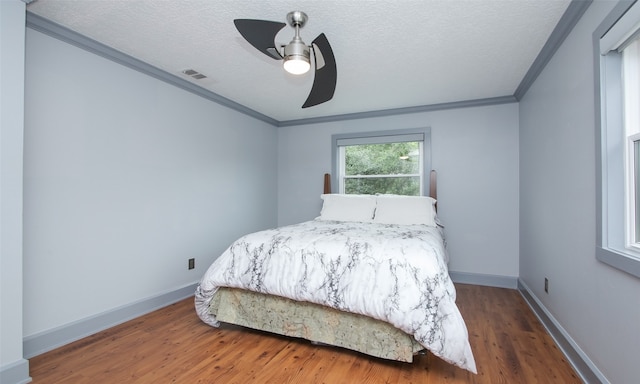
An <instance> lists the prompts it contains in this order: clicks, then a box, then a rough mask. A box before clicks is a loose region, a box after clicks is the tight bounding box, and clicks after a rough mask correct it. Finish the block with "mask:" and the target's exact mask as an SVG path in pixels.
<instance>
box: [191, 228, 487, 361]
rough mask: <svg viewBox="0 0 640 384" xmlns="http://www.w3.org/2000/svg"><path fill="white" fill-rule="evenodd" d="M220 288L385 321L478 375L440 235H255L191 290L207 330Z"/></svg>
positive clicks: (387, 231)
mask: <svg viewBox="0 0 640 384" xmlns="http://www.w3.org/2000/svg"><path fill="white" fill-rule="evenodd" d="M221 286H224V287H234V288H244V289H248V290H251V291H255V292H261V293H267V294H272V295H278V296H284V297H288V298H291V299H294V300H299V301H309V302H312V303H316V304H321V305H326V306H329V307H333V308H336V309H340V310H343V311H348V312H353V313H359V314H364V315H367V316H370V317H374V318H376V319H380V320H383V321H386V322H388V323H391V324H393V325H394V326H396V327H397V328H399V329H401V330H403V331H405V332H406V333H408V334H410V335H413V336H414V337H415V339H416V340H417V341H418V342H419V343H420V344H422V345H423V346H424V347H425V348H427V349H428V350H430V351H431V352H432V353H433V354H435V355H437V356H439V357H440V358H442V359H444V360H446V361H448V362H450V363H452V364H455V365H457V366H459V367H461V368H464V369H467V370H469V371H471V372H474V373H475V372H476V366H475V361H474V358H473V354H472V352H471V347H470V345H469V340H468V334H467V328H466V325H465V323H464V320H463V319H462V316H461V315H460V312H459V311H458V308H457V307H456V305H455V299H456V291H455V287H454V285H453V283H452V281H451V280H450V278H449V273H448V269H447V259H446V250H445V247H444V242H443V239H442V235H441V232H440V230H439V229H438V228H435V227H428V226H424V225H385V224H373V223H356V222H336V221H321V220H312V221H307V222H304V223H300V224H296V225H291V226H286V227H280V228H276V229H270V230H266V231H261V232H256V233H252V234H249V235H246V236H244V237H242V238H240V239H238V240H237V241H236V242H234V243H233V244H232V245H231V246H230V247H229V248H228V249H227V250H226V251H225V252H224V253H223V254H222V255H221V256H220V257H219V258H218V259H217V260H216V261H215V262H214V263H213V264H212V265H211V267H210V268H209V269H208V270H207V272H206V273H205V275H204V277H203V278H202V280H201V282H200V284H199V286H198V288H197V290H196V300H195V301H196V311H197V313H198V316H200V318H201V319H202V320H203V321H204V322H206V323H207V324H210V325H212V326H218V325H219V323H218V321H217V320H216V319H215V317H214V316H212V315H211V314H209V311H208V306H209V302H210V301H211V298H212V297H213V295H214V293H215V292H216V291H217V289H218V287H221Z"/></svg>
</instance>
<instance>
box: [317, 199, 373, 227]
mask: <svg viewBox="0 0 640 384" xmlns="http://www.w3.org/2000/svg"><path fill="white" fill-rule="evenodd" d="M320 197H321V198H322V200H324V202H323V203H322V211H321V212H320V220H337V221H360V222H365V223H370V222H371V221H373V214H374V212H375V210H376V197H375V196H373V195H343V194H323V195H320Z"/></svg>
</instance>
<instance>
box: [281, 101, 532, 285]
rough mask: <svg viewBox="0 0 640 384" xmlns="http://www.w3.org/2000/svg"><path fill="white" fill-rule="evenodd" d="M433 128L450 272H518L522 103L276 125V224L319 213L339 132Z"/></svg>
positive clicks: (439, 208)
mask: <svg viewBox="0 0 640 384" xmlns="http://www.w3.org/2000/svg"><path fill="white" fill-rule="evenodd" d="M417 127H431V147H432V148H431V149H432V157H431V161H432V167H433V168H434V169H436V170H437V171H438V173H439V174H438V215H439V217H440V218H441V219H442V221H443V223H444V225H445V227H446V235H447V239H448V244H449V252H450V257H451V263H450V269H451V271H453V272H462V273H474V274H481V275H495V276H503V277H505V276H506V277H514V281H515V277H517V276H518V247H519V242H518V105H517V104H515V103H513V104H503V105H495V106H488V107H473V108H464V109H451V110H444V111H436V112H424V113H416V114H408V115H400V116H389V117H378V118H371V119H362V120H346V121H340V122H332V123H321V124H309V125H300V126H292V127H282V128H279V130H278V148H279V150H278V224H279V225H285V224H291V223H295V222H299V221H303V220H310V219H313V218H314V217H317V216H318V215H319V213H320V208H321V200H320V194H321V193H322V182H323V174H324V173H331V135H332V134H335V133H348V132H359V131H360V132H361V131H376V130H378V131H380V130H392V129H407V128H417Z"/></svg>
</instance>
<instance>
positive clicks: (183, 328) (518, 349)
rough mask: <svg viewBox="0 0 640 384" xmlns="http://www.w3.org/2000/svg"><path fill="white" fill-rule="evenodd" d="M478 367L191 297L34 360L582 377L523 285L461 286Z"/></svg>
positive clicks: (389, 376) (246, 373)
mask: <svg viewBox="0 0 640 384" xmlns="http://www.w3.org/2000/svg"><path fill="white" fill-rule="evenodd" d="M456 287H457V290H458V300H457V302H458V307H459V308H460V312H462V315H463V317H464V319H465V322H466V324H467V328H468V330H469V339H470V342H471V347H472V349H473V353H474V356H475V359H476V364H477V367H478V374H477V375H474V374H472V373H469V372H467V371H465V370H462V369H460V368H457V367H455V366H453V365H451V364H448V363H445V362H444V361H442V360H440V359H439V358H437V357H435V356H433V355H432V354H428V355H422V356H416V357H415V359H414V362H413V363H411V364H408V363H401V362H395V361H387V360H383V359H377V358H372V357H369V356H366V355H362V354H359V353H356V352H351V351H348V350H345V349H339V348H334V347H327V346H317V345H313V344H311V343H309V342H307V341H305V340H299V339H292V338H286V337H281V336H277V335H272V334H268V333H263V332H258V331H254V330H249V329H246V328H241V327H236V326H231V325H222V326H221V327H220V328H212V327H210V326H208V325H206V324H204V323H202V322H201V321H200V319H198V317H197V315H196V313H195V310H194V307H193V299H187V300H183V301H181V302H178V303H176V304H173V305H170V306H168V307H166V308H163V309H160V310H158V311H155V312H153V313H150V314H148V315H145V316H142V317H140V318H137V319H134V320H131V321H128V322H126V323H123V324H121V325H119V326H116V327H113V328H110V329H108V330H105V331H103V332H100V333H97V334H95V335H93V336H89V337H87V338H84V339H81V340H78V341H76V342H74V343H71V344H68V345H66V346H63V347H60V348H58V349H56V350H53V351H51V352H47V353H45V354H42V355H39V356H36V357H34V358H32V359H30V361H29V364H30V368H31V377H32V378H33V383H35V384H45V383H74V384H81V383H91V384H96V383H154V384H155V383H188V384H191V383H224V384H227V383H229V384H231V383H242V384H244V383H278V384H279V383H305V384H308V383H327V384H333V383H367V384H374V383H491V384H496V383H545V384H549V383H580V382H581V381H580V379H579V377H578V375H577V374H576V373H575V372H574V370H573V369H572V368H571V366H570V365H569V364H568V362H567V361H566V359H565V357H564V355H563V354H562V353H561V352H560V350H559V349H558V348H557V347H556V345H555V343H554V341H553V340H552V339H551V337H550V336H549V335H548V334H547V333H546V331H545V329H544V328H543V326H542V325H541V324H540V322H539V321H538V319H537V318H536V317H535V315H534V314H533V312H532V311H531V309H530V308H529V307H528V306H527V304H526V303H525V301H524V300H523V299H522V297H521V296H520V294H519V293H518V292H517V291H515V290H510V289H502V288H491V287H481V286H474V285H464V284H457V285H456Z"/></svg>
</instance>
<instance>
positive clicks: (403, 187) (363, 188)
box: [344, 176, 420, 196]
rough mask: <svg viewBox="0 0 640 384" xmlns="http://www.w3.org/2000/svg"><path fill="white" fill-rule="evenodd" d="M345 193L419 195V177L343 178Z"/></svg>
mask: <svg viewBox="0 0 640 384" xmlns="http://www.w3.org/2000/svg"><path fill="white" fill-rule="evenodd" d="M344 182H345V185H344V190H345V193H353V194H364V195H373V194H376V193H393V194H396V195H411V196H418V195H420V177H419V176H414V177H406V176H405V177H369V178H348V179H345V180H344Z"/></svg>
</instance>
